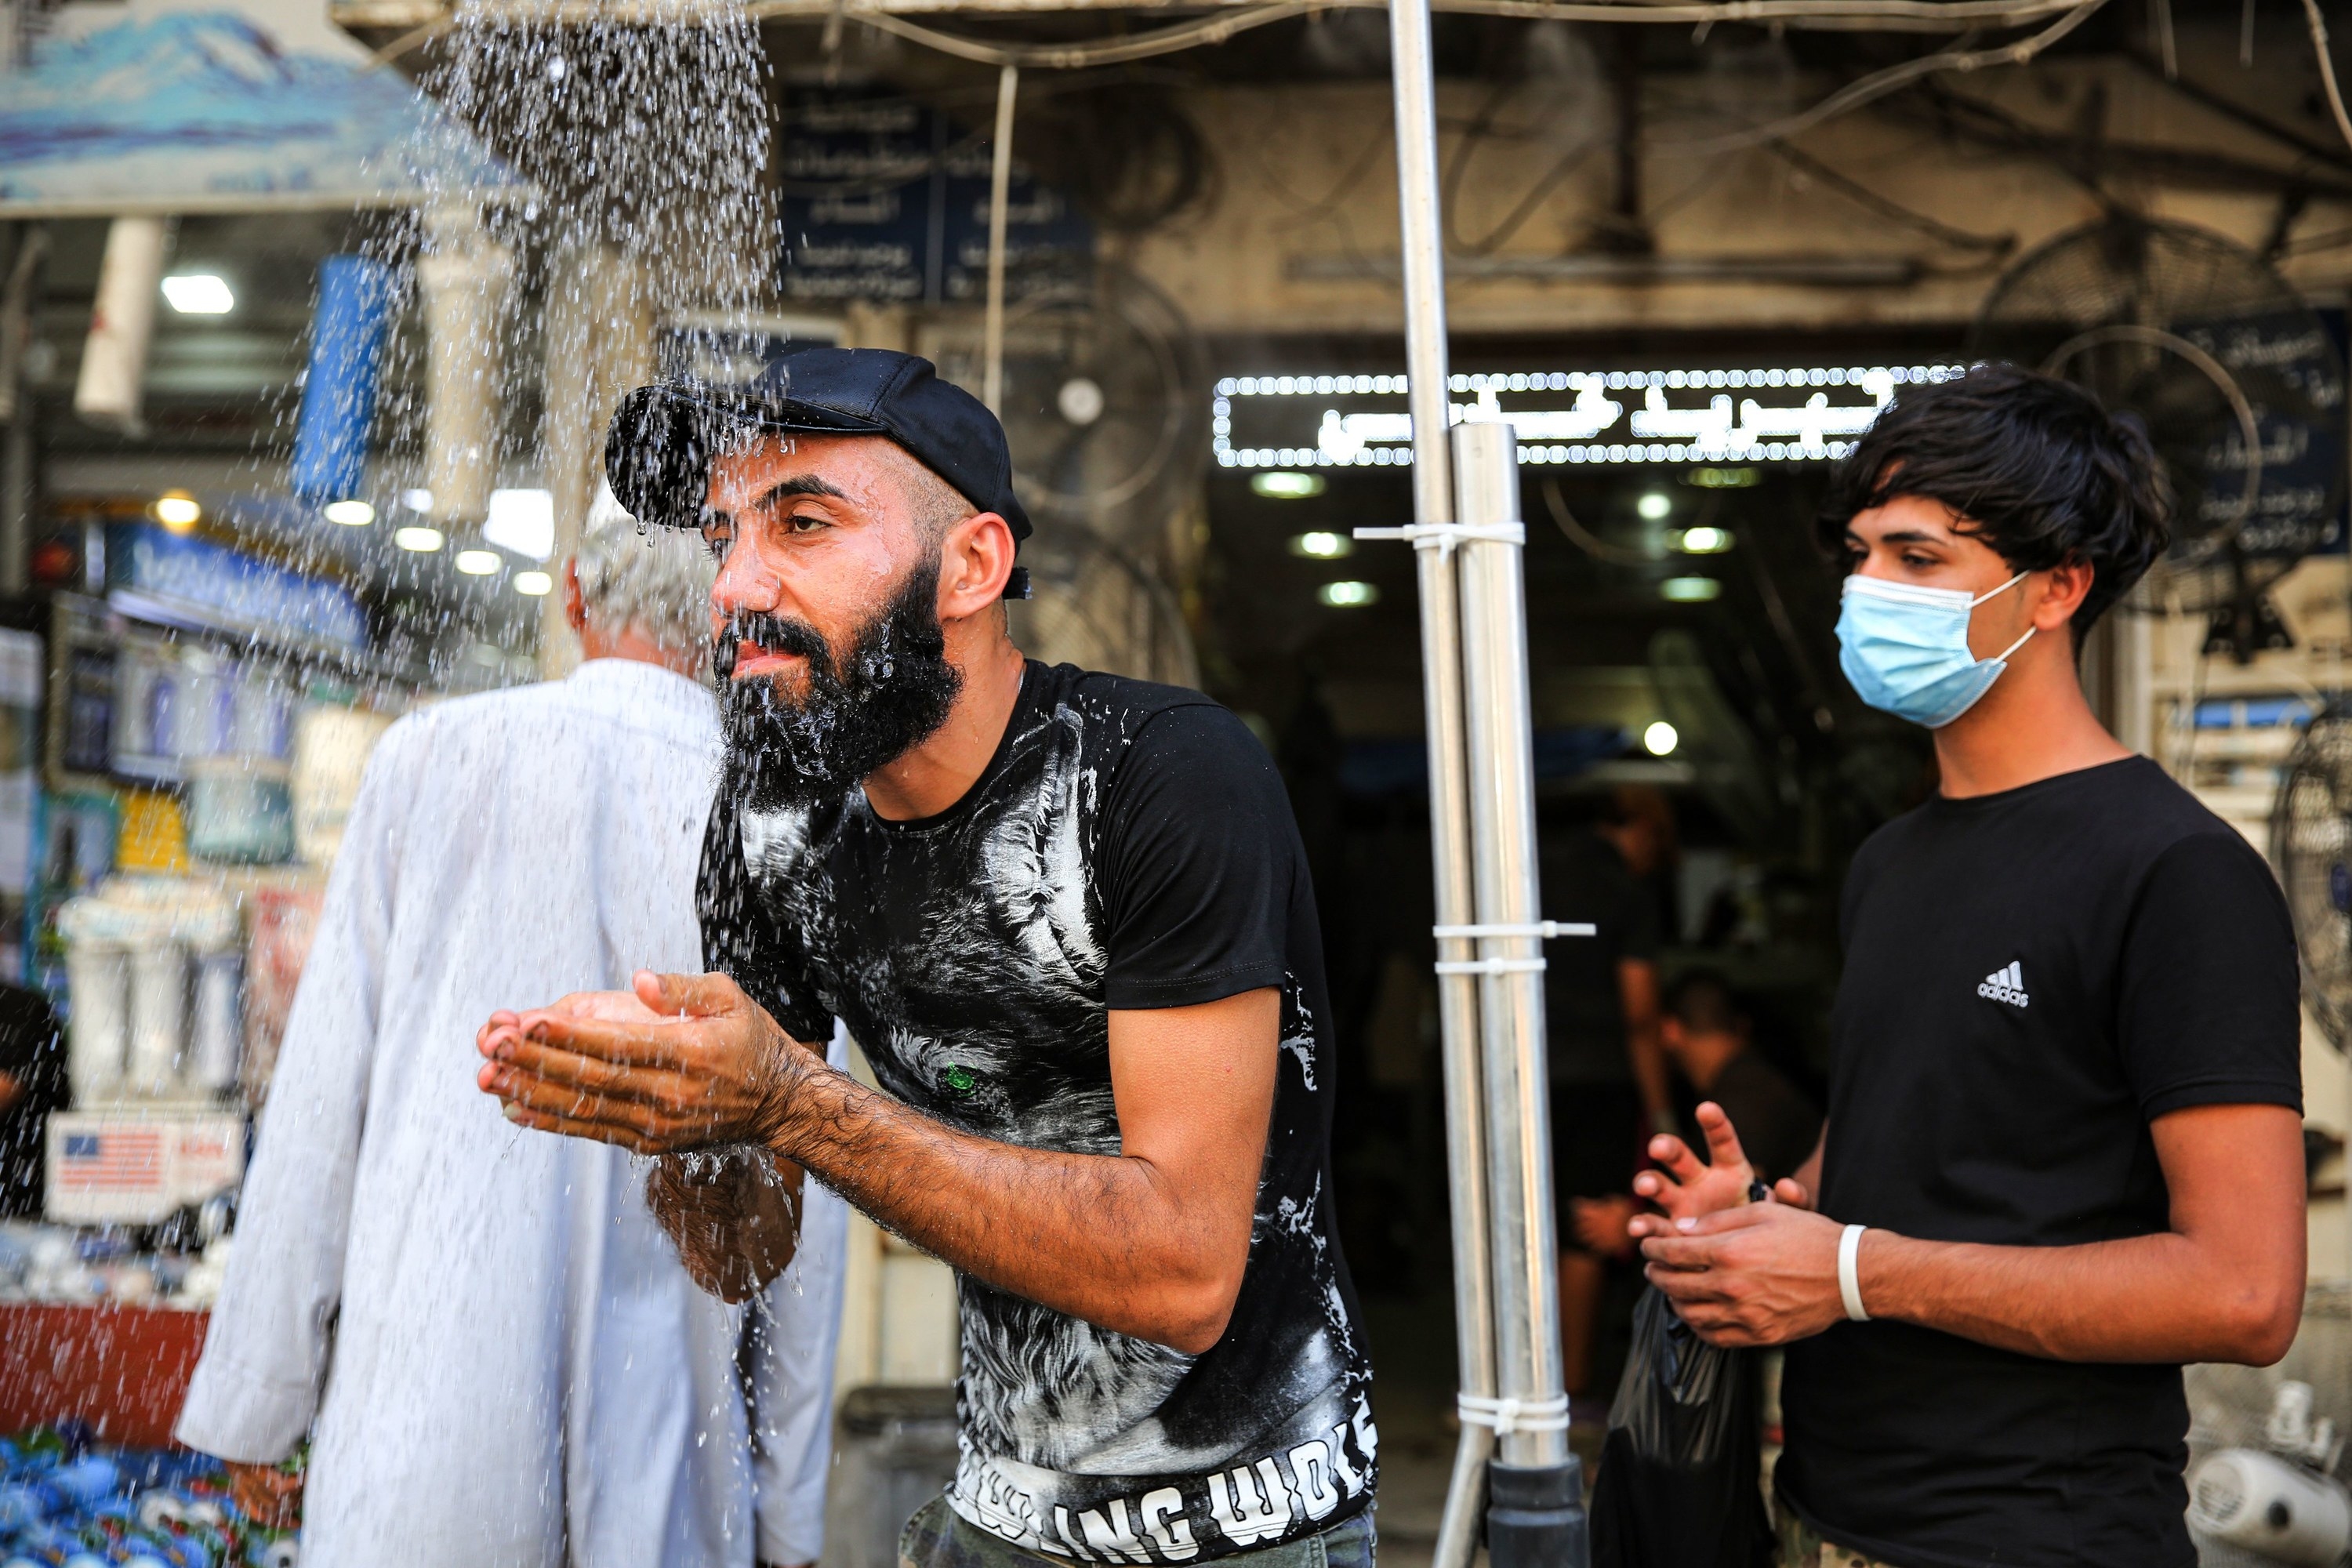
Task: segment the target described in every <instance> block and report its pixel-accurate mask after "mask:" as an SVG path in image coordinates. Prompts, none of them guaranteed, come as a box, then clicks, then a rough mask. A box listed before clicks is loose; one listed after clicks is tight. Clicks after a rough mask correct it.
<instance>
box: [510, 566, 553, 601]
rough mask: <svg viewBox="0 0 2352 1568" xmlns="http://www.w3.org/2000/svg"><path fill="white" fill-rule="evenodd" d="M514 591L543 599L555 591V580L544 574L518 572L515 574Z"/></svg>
mask: <svg viewBox="0 0 2352 1568" xmlns="http://www.w3.org/2000/svg"><path fill="white" fill-rule="evenodd" d="M514 591H515V592H516V593H518V594H528V595H530V596H531V597H532V598H534V599H537V598H541V597H542V596H544V595H548V594H551V593H553V592H554V591H555V579H554V578H552V577H551V576H549V575H548V574H546V573H544V572H518V573H516V574H514Z"/></svg>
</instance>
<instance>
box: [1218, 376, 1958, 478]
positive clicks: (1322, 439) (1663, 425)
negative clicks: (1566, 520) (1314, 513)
mask: <svg viewBox="0 0 2352 1568" xmlns="http://www.w3.org/2000/svg"><path fill="white" fill-rule="evenodd" d="M1967 368H1968V367H1967V366H1965V365H1958V364H1915V365H1853V366H1804V367H1793V366H1783V367H1780V368H1777V369H1747V370H1727V369H1706V370H1647V371H1643V370H1630V371H1629V370H1613V371H1525V372H1522V371H1513V372H1507V373H1499V372H1498V373H1494V374H1454V375H1452V376H1450V377H1448V378H1447V382H1446V385H1447V389H1448V390H1449V391H1452V392H1456V393H1466V394H1469V395H1470V396H1471V401H1468V402H1462V403H1454V404H1453V405H1452V409H1453V414H1454V418H1455V419H1457V420H1491V421H1496V422H1498V423H1505V424H1509V425H1511V426H1516V427H1517V434H1518V436H1519V437H1520V440H1519V446H1518V459H1519V461H1520V462H1521V463H1523V464H1530V465H1538V466H1540V465H1548V464H1633V463H1685V462H1737V463H1759V462H1772V463H1786V462H1818V461H1826V460H1828V459H1831V458H1842V457H1843V456H1845V454H1846V453H1847V452H1848V451H1850V450H1852V449H1853V439H1852V438H1853V437H1858V436H1860V435H1861V434H1862V433H1863V432H1864V430H1866V429H1868V428H1869V427H1870V425H1871V423H1872V422H1873V421H1874V420H1875V419H1876V418H1877V416H1878V412H1879V410H1880V409H1882V408H1884V407H1885V405H1886V404H1887V402H1888V401H1889V400H1890V399H1892V398H1893V397H1894V395H1895V388H1896V387H1899V386H1905V385H1924V384H1927V383H1930V382H1938V381H1949V380H1951V379H1952V378H1953V377H1955V376H1958V375H1960V374H1964V373H1965V372H1966V370H1967ZM1831 387H1850V388H1853V389H1855V390H1857V391H1860V392H1862V393H1863V394H1864V395H1867V396H1868V398H1869V399H1870V401H1869V402H1867V403H1852V402H1848V403H1832V402H1831V401H1830V398H1829V393H1828V390H1827V389H1829V388H1831ZM1670 391H1671V392H1685V393H1690V392H1697V393H1704V394H1706V395H1707V398H1706V404H1705V405H1703V406H1699V407H1690V406H1682V407H1676V406H1675V405H1673V404H1671V403H1670V402H1669V401H1668V399H1667V397H1666V394H1667V393H1668V392H1670ZM1775 391H1777V392H1779V393H1780V394H1781V396H1780V397H1778V398H1775V397H1773V396H1772V394H1773V393H1774V392H1775ZM1405 392H1406V378H1405V377H1404V376H1402V375H1244V376H1227V377H1225V378H1224V379H1223V380H1221V381H1219V382H1218V383H1217V385H1216V392H1215V395H1214V396H1213V400H1212V401H1211V404H1210V407H1209V416H1210V418H1209V429H1210V437H1211V447H1212V450H1213V451H1214V453H1215V455H1216V460H1217V465H1218V467H1220V468H1398V467H1406V466H1409V465H1411V463H1412V416H1410V415H1408V414H1405V413H1403V412H1401V411H1399V412H1389V411H1379V412H1370V411H1362V410H1359V411H1356V412H1352V413H1343V412H1341V411H1340V410H1339V409H1338V408H1332V407H1327V408H1326V409H1324V411H1323V416H1322V421H1321V424H1320V425H1319V426H1318V428H1317V430H1316V431H1315V434H1314V440H1313V444H1312V445H1309V446H1288V447H1236V446H1234V444H1233V424H1234V420H1233V413H1234V402H1235V400H1237V399H1242V398H1250V399H1255V398H1293V399H1295V398H1329V397H1362V396H1374V397H1400V398H1401V397H1402V396H1403V395H1405ZM1545 392H1572V393H1574V394H1575V400H1574V402H1573V403H1572V404H1570V405H1568V406H1566V407H1556V408H1544V407H1532V408H1530V407H1519V408H1505V407H1504V406H1503V405H1502V404H1501V401H1500V396H1501V395H1502V394H1504V393H1512V394H1528V393H1545ZM1792 392H1794V393H1797V394H1798V395H1800V396H1801V402H1797V403H1793V404H1792V403H1790V402H1789V401H1788V400H1787V396H1788V395H1789V394H1790V393H1792ZM1612 393H1620V394H1623V393H1632V394H1633V396H1631V397H1623V396H1620V397H1612V396H1611V395H1610V394H1612ZM1742 394H1745V395H1742ZM1604 437H1611V438H1604Z"/></svg>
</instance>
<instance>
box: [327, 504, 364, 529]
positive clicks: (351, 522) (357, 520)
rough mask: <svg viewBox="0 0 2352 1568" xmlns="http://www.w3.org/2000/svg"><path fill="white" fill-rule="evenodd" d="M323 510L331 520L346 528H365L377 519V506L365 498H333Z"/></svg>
mask: <svg viewBox="0 0 2352 1568" xmlns="http://www.w3.org/2000/svg"><path fill="white" fill-rule="evenodd" d="M322 510H324V511H325V513H326V517H327V521H329V522H340V523H341V524H342V525H343V526H344V527H345V528H365V527H366V526H367V525H368V524H369V523H372V522H373V521H375V508H373V507H372V506H370V505H368V503H367V502H365V501H363V500H331V501H329V502H328V503H327V504H326V506H325V507H324V508H323V509H322Z"/></svg>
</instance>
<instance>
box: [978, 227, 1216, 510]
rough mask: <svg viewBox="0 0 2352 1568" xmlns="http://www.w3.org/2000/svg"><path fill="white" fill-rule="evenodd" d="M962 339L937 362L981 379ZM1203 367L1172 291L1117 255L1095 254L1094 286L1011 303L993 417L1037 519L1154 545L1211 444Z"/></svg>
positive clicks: (1048, 291) (1023, 496) (1054, 291)
mask: <svg viewBox="0 0 2352 1568" xmlns="http://www.w3.org/2000/svg"><path fill="white" fill-rule="evenodd" d="M956 349H957V351H961V352H955V351H950V354H949V355H948V356H947V358H946V359H945V360H944V362H943V363H942V365H941V369H942V370H943V371H944V372H945V373H946V374H947V375H948V376H949V378H950V380H953V381H955V382H957V383H959V384H962V385H965V386H978V385H980V384H981V382H982V375H981V366H980V363H979V353H978V346H977V343H976V342H959V343H958V344H957V345H956ZM967 362H968V363H967ZM1203 375H1204V372H1203V369H1202V354H1201V348H1200V343H1199V340H1198V339H1197V338H1195V336H1194V335H1193V332H1192V326H1191V324H1190V323H1189V322H1187V321H1185V319H1184V316H1183V313H1182V312H1181V311H1180V310H1178V309H1177V308H1176V305H1175V303H1174V301H1172V300H1170V299H1169V298H1168V297H1167V296H1166V295H1165V294H1163V293H1161V292H1160V290H1159V289H1156V288H1154V287H1153V286H1152V285H1151V284H1150V283H1148V282H1146V281H1145V280H1144V279H1142V278H1140V277H1139V276H1138V275H1137V274H1135V273H1134V272H1132V271H1130V270H1129V269H1128V268H1124V267H1121V266H1118V264H1116V263H1114V262H1110V261H1097V263H1096V264H1095V268H1094V278H1093V280H1092V281H1091V282H1090V283H1088V284H1086V285H1083V286H1079V287H1075V288H1066V289H1045V290H1042V291H1040V292H1038V293H1035V294H1032V295H1030V296H1029V297H1028V298H1026V299H1024V300H1020V301H1018V302H1016V303H1014V304H1013V305H1012V306H1010V307H1009V308H1008V309H1007V310H1006V311H1005V315H1004V391H1003V396H1002V398H1001V399H1000V400H999V401H1000V404H1001V407H1000V408H999V410H998V416H999V417H1000V418H1002V419H1003V422H1004V434H1005V438H1006V439H1007V440H1008V441H1009V442H1010V443H1011V444H1012V447H1013V479H1014V482H1015V483H1016V484H1018V485H1019V486H1020V489H1021V499H1022V500H1024V501H1025V502H1026V503H1027V504H1028V506H1029V509H1030V510H1031V511H1032V512H1033V513H1034V514H1037V515H1038V516H1039V517H1040V518H1041V519H1056V520H1060V521H1067V522H1076V523H1085V524H1087V525H1088V526H1090V527H1092V528H1094V529H1095V530H1096V531H1097V532H1099V533H1101V534H1103V535H1104V536H1105V537H1107V538H1110V539H1114V540H1118V541H1120V542H1125V543H1127V544H1128V545H1129V547H1130V548H1136V549H1143V550H1148V549H1150V547H1151V545H1152V543H1153V542H1155V540H1156V537H1157V531H1158V530H1159V528H1160V524H1161V523H1163V522H1164V521H1166V520H1167V516H1168V513H1169V511H1170V510H1171V509H1172V508H1173V507H1174V505H1175V504H1176V502H1177V501H1178V500H1179V499H1180V498H1181V495H1182V494H1183V491H1184V489H1186V487H1187V486H1188V485H1190V484H1191V483H1192V480H1193V479H1195V478H1196V473H1195V470H1194V468H1193V465H1192V463H1191V462H1190V461H1189V460H1187V459H1191V458H1193V457H1194V455H1195V454H1197V453H1198V452H1199V451H1200V450H1201V448H1202V446H1203V445H1204V442H1203V439H1202V431H1201V428H1200V424H1201V421H1202V419H1204V418H1205V417H1206V416H1207V408H1208V403H1207V395H1206V394H1205V392H1204V391H1203V390H1202V379H1203Z"/></svg>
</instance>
